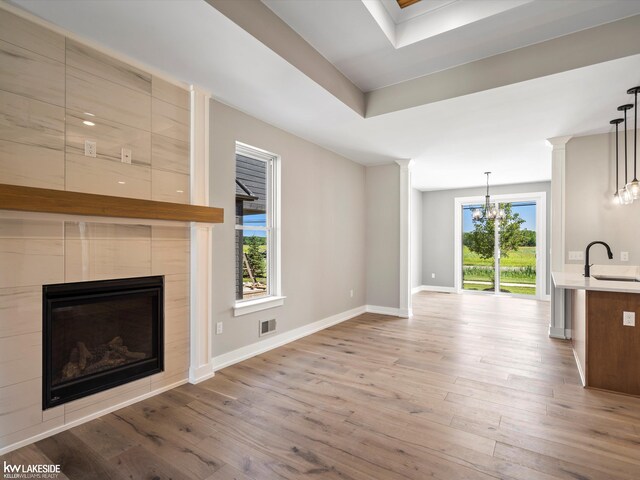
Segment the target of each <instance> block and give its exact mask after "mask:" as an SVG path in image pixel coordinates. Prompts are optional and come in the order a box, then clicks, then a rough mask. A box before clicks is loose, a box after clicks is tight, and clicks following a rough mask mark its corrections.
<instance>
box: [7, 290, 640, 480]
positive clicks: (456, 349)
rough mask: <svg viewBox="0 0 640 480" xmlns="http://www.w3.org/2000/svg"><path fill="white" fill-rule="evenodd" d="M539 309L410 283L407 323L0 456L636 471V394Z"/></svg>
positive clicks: (428, 474)
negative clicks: (578, 356) (582, 380)
mask: <svg viewBox="0 0 640 480" xmlns="http://www.w3.org/2000/svg"><path fill="white" fill-rule="evenodd" d="M548 310H549V304H548V303H544V302H538V301H535V300H521V299H509V298H495V297H489V296H481V295H447V294H433V293H421V294H418V295H416V296H415V297H414V311H415V316H414V317H413V318H412V319H409V320H408V319H398V318H393V317H386V316H382V315H373V314H366V315H362V316H360V317H358V318H355V319H353V320H350V321H348V322H345V323H342V324H340V325H337V326H335V327H332V328H330V329H328V330H325V331H322V332H319V333H317V334H315V335H312V336H309V337H306V338H304V339H301V340H298V341H296V342H294V343H291V344H289V345H287V346H285V347H281V348H278V349H277V350H273V351H271V352H268V353H266V354H263V355H260V356H258V357H255V358H253V359H250V360H247V361H245V362H242V363H241V364H238V365H235V366H232V367H229V368H226V369H224V370H222V371H221V372H219V373H217V374H216V376H215V378H213V379H211V380H209V381H206V382H203V383H202V384H200V385H198V386H192V385H185V386H182V387H179V388H177V389H174V390H172V391H170V392H166V393H164V394H162V395H159V396H156V397H153V398H151V399H148V400H145V401H143V402H139V403H137V404H135V405H132V406H130V407H127V408H124V409H122V410H119V411H117V412H115V413H113V414H110V415H107V416H105V417H102V418H100V419H98V420H95V421H92V422H89V423H87V424H85V425H82V426H80V427H76V428H73V429H71V430H69V431H67V432H63V433H60V434H58V435H55V436H53V437H51V438H48V439H46V440H43V441H40V442H38V443H37V444H35V445H31V446H29V447H25V448H22V449H20V450H17V451H16V452H13V453H11V454H9V455H7V456H5V457H4V458H2V459H0V460H7V461H11V462H13V463H42V462H46V463H49V462H52V463H60V464H62V465H63V471H64V473H65V474H66V475H67V477H69V478H72V479H84V478H86V479H108V478H133V479H138V478H153V479H163V478H173V479H179V478H197V479H232V478H236V479H248V478H250V479H280V478H288V479H297V478H322V479H367V480H370V479H404V478H411V479H425V478H436V479H442V480H457V479H492V478H509V479H525V480H535V479H553V478H558V479H571V480H586V479H603V480H604V479H607V480H610V479H626V480H637V479H639V478H640V399H636V398H631V397H625V396H621V395H614V394H607V393H603V392H596V391H589V390H584V389H583V388H582V387H580V386H579V379H578V373H577V370H576V367H575V364H574V360H573V355H572V353H571V349H570V345H569V343H568V342H565V341H559V340H551V339H549V338H548V337H547V334H546V332H547V324H548ZM0 465H1V462H0Z"/></svg>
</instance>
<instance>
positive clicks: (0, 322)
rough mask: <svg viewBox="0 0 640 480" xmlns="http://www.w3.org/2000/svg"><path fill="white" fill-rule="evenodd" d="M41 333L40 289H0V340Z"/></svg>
mask: <svg viewBox="0 0 640 480" xmlns="http://www.w3.org/2000/svg"><path fill="white" fill-rule="evenodd" d="M41 331H42V288H41V287H16V288H0V338H5V337H12V336H15V335H23V334H25V333H35V332H41Z"/></svg>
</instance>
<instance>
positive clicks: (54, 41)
mask: <svg viewBox="0 0 640 480" xmlns="http://www.w3.org/2000/svg"><path fill="white" fill-rule="evenodd" d="M0 39H1V40H5V41H7V42H10V43H13V44H14V45H18V46H20V47H22V48H25V49H27V50H30V51H32V52H36V53H39V54H40V55H44V56H45V57H49V58H52V59H53V60H57V61H58V62H64V44H65V38H64V36H62V35H60V34H59V33H56V32H53V31H52V30H49V29H48V28H44V27H42V26H40V25H37V24H35V23H33V22H30V21H28V20H25V19H23V18H21V17H19V16H18V15H14V14H13V13H9V12H7V11H3V12H2V14H1V15H0Z"/></svg>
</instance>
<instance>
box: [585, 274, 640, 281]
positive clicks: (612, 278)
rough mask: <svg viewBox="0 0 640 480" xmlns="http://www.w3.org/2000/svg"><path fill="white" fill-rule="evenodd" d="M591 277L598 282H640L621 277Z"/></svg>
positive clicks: (635, 279)
mask: <svg viewBox="0 0 640 480" xmlns="http://www.w3.org/2000/svg"><path fill="white" fill-rule="evenodd" d="M591 277H592V278H595V279H596V280H605V281H609V282H640V280H638V279H637V278H634V277H620V276H615V275H591Z"/></svg>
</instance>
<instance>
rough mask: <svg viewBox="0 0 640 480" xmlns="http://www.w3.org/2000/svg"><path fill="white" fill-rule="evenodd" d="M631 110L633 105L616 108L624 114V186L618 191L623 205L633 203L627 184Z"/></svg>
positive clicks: (628, 184) (628, 104)
mask: <svg viewBox="0 0 640 480" xmlns="http://www.w3.org/2000/svg"><path fill="white" fill-rule="evenodd" d="M632 108H633V105H632V104H630V103H627V104H625V105H620V106H619V107H618V110H619V111H621V112H624V186H623V187H622V188H621V189H620V190H619V191H618V195H620V198H621V200H622V204H623V205H629V204H630V203H633V193H631V189H630V183H627V182H628V178H629V177H628V174H627V163H628V162H627V110H631V109H632Z"/></svg>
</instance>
